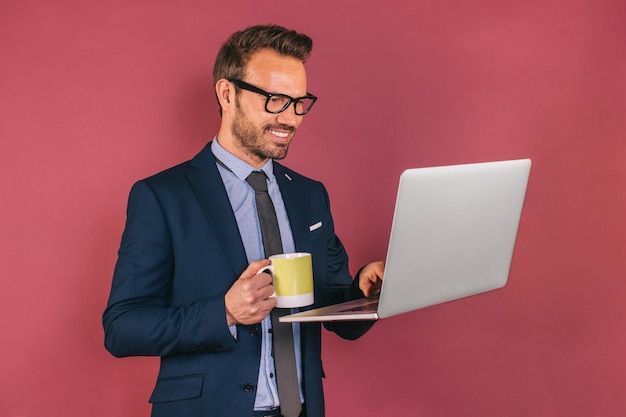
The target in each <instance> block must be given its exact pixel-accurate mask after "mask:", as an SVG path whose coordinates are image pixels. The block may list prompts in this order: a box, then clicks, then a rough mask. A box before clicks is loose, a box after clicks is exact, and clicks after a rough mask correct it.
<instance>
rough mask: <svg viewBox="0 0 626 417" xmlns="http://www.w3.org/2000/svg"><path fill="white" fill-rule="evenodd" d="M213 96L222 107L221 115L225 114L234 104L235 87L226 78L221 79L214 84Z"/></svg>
mask: <svg viewBox="0 0 626 417" xmlns="http://www.w3.org/2000/svg"><path fill="white" fill-rule="evenodd" d="M215 95H216V96H217V99H218V101H219V103H220V105H221V106H222V113H224V112H227V111H228V110H229V109H230V107H231V106H232V105H233V104H234V103H235V86H234V85H233V84H232V83H231V82H230V81H228V80H227V79H226V78H221V79H219V80H218V81H217V83H216V84H215Z"/></svg>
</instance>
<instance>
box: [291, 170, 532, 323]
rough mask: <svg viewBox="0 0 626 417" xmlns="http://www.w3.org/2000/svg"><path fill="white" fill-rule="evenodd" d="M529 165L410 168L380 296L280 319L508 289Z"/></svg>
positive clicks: (394, 308)
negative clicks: (507, 284) (506, 287)
mask: <svg viewBox="0 0 626 417" xmlns="http://www.w3.org/2000/svg"><path fill="white" fill-rule="evenodd" d="M530 165H531V162H530V160H529V159H519V160H512V161H498V162H485V163H478V164H466V165H452V166H441V167H434V168H417V169H409V170H406V171H404V172H403V173H402V175H401V176H400V184H399V186H398V197H397V200H396V207H395V212H394V217H393V224H392V227H391V236H390V239H389V247H388V251H387V260H386V264H385V276H384V280H383V285H382V288H381V291H380V295H379V296H378V297H372V298H364V299H360V300H354V301H349V302H347V303H342V304H336V305H332V306H329V307H323V308H317V309H313V310H308V311H304V312H301V313H297V314H291V315H287V316H283V317H281V319H280V320H281V321H284V322H307V321H309V322H310V321H339V320H377V319H383V318H387V317H391V316H395V315H397V314H401V313H406V312H409V311H413V310H417V309H420V308H424V307H429V306H432V305H435V304H440V303H444V302H447V301H452V300H457V299H459V298H463V297H467V296H470V295H475V294H479V293H483V292H486V291H490V290H494V289H497V288H501V287H503V286H504V285H506V283H507V280H508V276H509V269H510V266H511V258H512V256H513V248H514V246H515V239H516V236H517V230H518V225H519V220H520V216H521V213H522V206H523V204H524V196H525V194H526V185H527V183H528V176H529V173H530Z"/></svg>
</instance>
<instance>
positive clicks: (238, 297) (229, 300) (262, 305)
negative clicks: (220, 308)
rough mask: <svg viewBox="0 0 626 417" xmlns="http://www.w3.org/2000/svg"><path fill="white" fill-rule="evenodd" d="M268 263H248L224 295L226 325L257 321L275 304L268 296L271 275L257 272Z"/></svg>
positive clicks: (270, 293) (266, 314)
mask: <svg viewBox="0 0 626 417" xmlns="http://www.w3.org/2000/svg"><path fill="white" fill-rule="evenodd" d="M268 264H269V261H267V260H263V261H255V262H252V263H250V265H248V267H247V268H246V270H245V271H244V272H242V274H241V275H240V276H239V279H237V281H235V282H234V283H233V285H232V287H231V288H230V289H229V290H228V292H227V293H226V295H225V296H224V303H225V307H226V319H227V322H228V325H233V324H255V323H259V322H261V321H262V320H263V319H264V318H265V317H267V316H268V314H269V313H270V311H271V310H272V309H273V308H274V307H275V306H276V300H275V299H274V298H270V296H271V295H272V294H273V293H274V287H273V286H272V277H271V276H270V275H268V274H266V273H257V272H258V270H259V269H261V268H263V267H264V266H267V265H268Z"/></svg>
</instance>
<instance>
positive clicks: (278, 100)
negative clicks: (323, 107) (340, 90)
mask: <svg viewBox="0 0 626 417" xmlns="http://www.w3.org/2000/svg"><path fill="white" fill-rule="evenodd" d="M229 81H230V82H232V83H233V84H235V85H236V86H237V87H239V88H242V89H244V90H248V91H252V92H253V93H257V94H261V95H262V96H265V98H266V100H265V111H267V112H268V113H272V114H277V113H281V112H283V111H285V110H286V109H287V107H289V105H290V104H291V103H293V108H294V110H295V113H296V114H297V115H298V116H302V115H305V114H307V113H308V112H309V110H311V107H313V104H315V101H316V100H317V97H315V96H314V95H313V94H311V93H306V96H303V97H296V98H293V97H289V96H288V95H286V94H280V93H268V92H267V91H265V90H261V89H260V88H259V87H255V86H253V85H252V84H248V83H247V82H245V81H241V80H237V79H234V78H233V79H230V80H229Z"/></svg>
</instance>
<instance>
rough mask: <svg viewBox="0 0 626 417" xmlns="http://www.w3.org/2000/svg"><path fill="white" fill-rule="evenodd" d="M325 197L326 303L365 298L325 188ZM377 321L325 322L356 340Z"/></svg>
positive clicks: (326, 326)
mask: <svg viewBox="0 0 626 417" xmlns="http://www.w3.org/2000/svg"><path fill="white" fill-rule="evenodd" d="M323 191H324V197H325V199H326V205H327V210H328V223H329V225H330V227H329V228H328V237H327V250H326V252H327V267H328V271H327V273H328V276H327V281H326V282H327V287H326V303H325V304H327V305H330V304H337V303H341V302H344V301H351V300H355V299H358V298H364V297H365V294H363V292H362V291H361V290H360V288H359V285H358V284H359V275H358V273H357V275H356V277H355V278H354V279H352V276H351V275H350V271H349V266H348V254H347V252H346V250H345V248H344V246H343V244H342V243H341V240H340V239H339V237H337V235H336V234H335V228H334V222H333V220H332V215H331V214H330V202H329V197H328V193H327V191H326V189H325V188H323ZM374 323H375V321H369V320H366V321H341V322H324V327H325V328H326V329H327V330H330V331H332V332H335V333H336V334H337V335H338V336H340V337H342V338H344V339H348V340H354V339H357V338H359V337H361V336H362V335H363V334H365V332H367V331H368V330H369V329H370V328H371V327H372V326H373V325H374Z"/></svg>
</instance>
